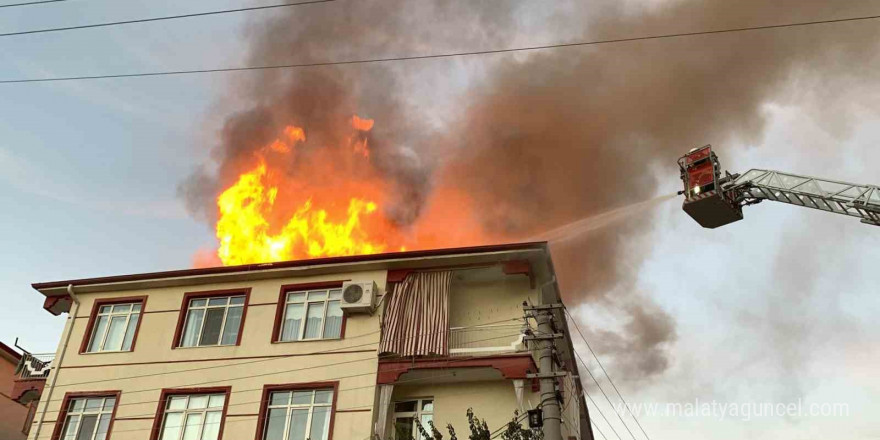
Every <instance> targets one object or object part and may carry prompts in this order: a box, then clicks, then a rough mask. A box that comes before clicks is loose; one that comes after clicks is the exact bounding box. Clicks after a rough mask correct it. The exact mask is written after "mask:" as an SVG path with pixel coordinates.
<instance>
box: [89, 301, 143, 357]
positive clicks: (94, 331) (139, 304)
mask: <svg viewBox="0 0 880 440" xmlns="http://www.w3.org/2000/svg"><path fill="white" fill-rule="evenodd" d="M124 306H129V307H128V311H123V312H116V308H117V307H120V308H121V307H124ZM135 307H137V311H135V310H134V309H135ZM105 309H109V310H108V311H106V312H105V311H104V310H105ZM142 311H143V302H141V301H134V302H130V303H129V302H125V303H118V304H102V305H100V306H98V313H96V314H95V322H94V324H92V328H91V336H89V342H88V344H87V345H86V351H85V352H86V353H115V352H125V351H131V349H132V347H133V346H134V337H135V335H136V333H137V326H138V324H140V318H141V312H142ZM134 315H137V317H138V324H135V326H134V328H133V329H131V331H132V333H133V334H132V335H131V345H132V347H128V349H126V348H125V337H126V335H128V325H129V323H130V322H131V319H132V317H133V316H134ZM120 316H125V325H123V327H122V346H121V348H120V349H119V350H105V349H104V347H105V345H106V344H107V338H108V337H109V336H110V325H111V324H112V323H113V318H118V317H120ZM101 317H106V318H107V326H106V327H105V328H104V332H103V334H102V335H101V336H100V338H101V343H100V345H98V347H97V348H96V349H95V350H92V344H93V343H94V342H95V338H96V337H98V334H97V330H98V324H99V323H100V322H101Z"/></svg>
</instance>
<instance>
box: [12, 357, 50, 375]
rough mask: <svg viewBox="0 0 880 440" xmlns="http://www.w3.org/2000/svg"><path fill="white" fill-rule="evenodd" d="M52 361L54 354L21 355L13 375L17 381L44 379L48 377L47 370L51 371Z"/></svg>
mask: <svg viewBox="0 0 880 440" xmlns="http://www.w3.org/2000/svg"><path fill="white" fill-rule="evenodd" d="M54 359H55V354H54V353H50V354H34V353H24V354H23V355H21V361H19V362H18V366H17V367H16V369H15V374H16V376H17V378H18V379H19V380H26V379H46V377H48V376H49V370H51V369H52V361H53V360H54Z"/></svg>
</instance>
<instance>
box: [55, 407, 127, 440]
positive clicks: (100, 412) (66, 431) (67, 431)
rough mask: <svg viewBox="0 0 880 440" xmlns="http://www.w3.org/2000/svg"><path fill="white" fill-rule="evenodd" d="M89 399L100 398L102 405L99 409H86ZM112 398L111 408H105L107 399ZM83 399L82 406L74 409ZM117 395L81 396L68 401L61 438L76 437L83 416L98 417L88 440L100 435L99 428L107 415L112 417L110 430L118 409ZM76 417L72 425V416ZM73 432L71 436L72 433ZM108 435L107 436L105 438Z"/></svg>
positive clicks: (109, 423) (108, 427) (64, 439)
mask: <svg viewBox="0 0 880 440" xmlns="http://www.w3.org/2000/svg"><path fill="white" fill-rule="evenodd" d="M89 399H100V400H101V406H100V407H98V409H97V410H94V409H92V410H89V409H86V402H87V401H88V400H89ZM109 399H112V400H113V405H111V406H110V409H105V408H106V406H107V400H109ZM78 401H82V407H81V408H80V409H78V410H74V409H73V407H74V406H75V404H76V402H78ZM117 403H118V402H117V401H116V396H80V397H73V398H71V399H70V400H69V401H68V403H67V413H66V414H65V416H64V428H63V429H62V430H61V437H59V438H60V439H61V440H67V439H76V433H77V431H78V430H79V424H80V422H82V419H83V416H90V415H94V416H95V417H96V422H95V428H94V430H93V431H92V435H90V436H89V438H88V440H95V439H96V438H97V436H98V428H99V427H100V426H101V417H102V416H104V415H107V416H109V417H110V421H109V422H108V425H107V431H108V433H109V431H110V425H112V424H113V411H114V410H115V409H116V404H117ZM73 417H76V421H75V422H74V423H73V425H71V422H70V421H71V418H73ZM71 434H73V436H72V437H71V436H70V435H71ZM106 438H107V436H105V439H106Z"/></svg>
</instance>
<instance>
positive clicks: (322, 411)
mask: <svg viewBox="0 0 880 440" xmlns="http://www.w3.org/2000/svg"><path fill="white" fill-rule="evenodd" d="M288 396H290V397H291V398H290V400H289V401H288V398H287V397H288ZM332 400H333V390H314V391H313V390H300V391H296V390H295V391H293V392H287V391H275V392H273V393H272V394H271V395H270V400H269V411H268V413H267V414H266V421H265V429H264V430H263V438H262V440H285V439H286V440H307V439H308V440H327V438H328V434H329V427H330V415H331V412H332V411H331V403H330V402H331V401H332Z"/></svg>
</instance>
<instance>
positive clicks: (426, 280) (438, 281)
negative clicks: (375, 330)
mask: <svg viewBox="0 0 880 440" xmlns="http://www.w3.org/2000/svg"><path fill="white" fill-rule="evenodd" d="M451 285H452V271H448V270H447V271H435V272H414V273H411V274H409V275H407V276H406V278H405V279H404V280H403V281H401V282H400V283H397V284H396V285H395V286H394V289H393V291H392V294H391V301H390V302H389V303H388V310H387V313H386V314H385V316H384V319H383V322H382V329H383V335H382V343H381V344H380V346H379V352H380V353H394V354H397V355H400V356H425V355H441V356H447V355H449V343H448V336H449V289H450V286H451Z"/></svg>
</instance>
